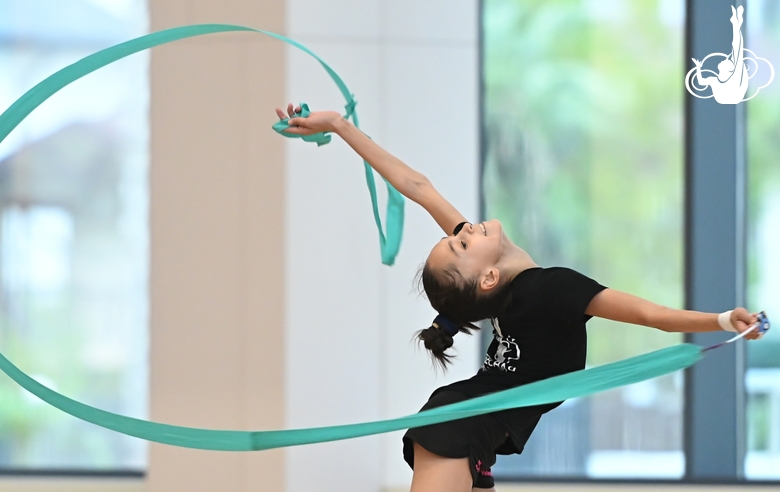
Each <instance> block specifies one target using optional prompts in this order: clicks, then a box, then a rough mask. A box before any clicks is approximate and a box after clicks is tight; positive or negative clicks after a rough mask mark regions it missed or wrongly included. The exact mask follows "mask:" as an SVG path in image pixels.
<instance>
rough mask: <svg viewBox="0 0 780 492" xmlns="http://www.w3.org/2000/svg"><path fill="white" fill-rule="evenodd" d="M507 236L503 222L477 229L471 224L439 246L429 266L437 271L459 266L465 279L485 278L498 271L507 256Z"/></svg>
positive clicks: (430, 255) (433, 252) (431, 257)
mask: <svg viewBox="0 0 780 492" xmlns="http://www.w3.org/2000/svg"><path fill="white" fill-rule="evenodd" d="M503 236H504V231H503V228H502V227H501V222H499V221H498V220H496V219H493V220H489V221H487V222H482V223H480V224H476V225H473V224H469V223H467V224H466V225H464V226H463V228H461V230H460V231H459V232H458V234H457V235H455V236H447V237H445V238H442V239H441V241H439V242H438V243H436V246H434V247H433V249H432V250H431V253H430V254H429V255H428V261H427V263H428V265H429V266H430V267H431V268H432V269H433V270H442V269H444V268H447V266H448V265H455V267H456V268H457V269H458V272H460V274H461V275H462V276H463V277H464V278H467V279H472V278H477V277H480V278H482V277H483V276H485V275H489V273H490V271H491V270H494V269H496V268H497V266H498V263H499V260H500V259H501V255H502V253H503V241H502V238H503Z"/></svg>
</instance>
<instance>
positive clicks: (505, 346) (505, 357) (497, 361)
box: [484, 318, 520, 372]
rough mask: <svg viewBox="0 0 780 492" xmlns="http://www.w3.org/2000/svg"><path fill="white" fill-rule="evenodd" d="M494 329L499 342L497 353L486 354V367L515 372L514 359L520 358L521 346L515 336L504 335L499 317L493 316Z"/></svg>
mask: <svg viewBox="0 0 780 492" xmlns="http://www.w3.org/2000/svg"><path fill="white" fill-rule="evenodd" d="M491 321H492V322H493V329H494V330H495V339H496V342H498V345H497V347H496V353H495V354H491V353H490V352H488V354H487V355H486V356H485V364H484V367H485V368H486V369H487V368H491V367H495V368H497V369H501V370H502V371H506V372H515V371H516V370H517V368H516V367H515V366H514V365H513V364H512V361H515V360H520V347H519V346H518V345H517V342H516V341H515V339H514V338H512V337H509V336H506V337H505V336H504V335H503V334H502V333H501V327H500V326H499V325H498V319H496V318H493V319H492V320H491Z"/></svg>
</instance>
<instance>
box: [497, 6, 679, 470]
mask: <svg viewBox="0 0 780 492" xmlns="http://www.w3.org/2000/svg"><path fill="white" fill-rule="evenodd" d="M482 14H483V29H484V47H483V60H484V61H483V77H484V95H483V98H484V99H483V118H484V126H483V132H484V133H483V134H484V138H485V140H484V146H485V159H484V163H483V165H484V168H483V196H484V203H485V212H486V215H487V216H491V217H493V216H495V217H498V218H500V219H501V220H502V222H503V223H504V224H505V230H506V232H507V234H508V235H509V236H510V237H511V238H512V240H513V241H515V242H516V244H518V245H520V246H521V247H522V248H524V249H526V250H527V251H528V252H529V254H530V255H531V256H532V257H533V258H534V260H535V261H536V262H537V263H538V264H539V265H541V266H553V265H561V266H568V267H571V268H574V269H577V270H579V271H581V272H583V273H585V274H586V275H589V276H591V277H593V278H595V279H596V280H597V281H599V282H601V283H602V284H604V285H607V286H609V287H613V288H616V289H618V290H622V291H626V292H630V293H632V294H635V295H639V296H641V297H644V298H646V299H649V300H652V301H654V302H657V303H659V304H663V305H667V306H671V307H678V308H682V307H683V302H684V298H683V296H684V292H683V290H684V289H683V272H684V269H683V256H684V249H683V248H684V245H683V229H682V227H683V226H682V223H683V214H684V209H683V192H684V187H683V175H684V167H683V160H684V151H683V145H684V141H683V137H684V131H683V114H684V108H683V92H682V90H681V88H680V84H681V82H680V81H682V80H683V77H684V71H683V69H684V64H683V63H682V62H681V60H683V54H684V49H683V48H684V28H685V5H684V1H683V0H657V1H644V2H621V1H604V0H602V1H598V0H586V1H573V0H550V1H545V2H538V1H535V0H484V2H483V12H482ZM588 334H589V347H588V353H589V356H588V364H589V365H601V364H604V363H607V362H611V361H615V360H620V359H624V358H627V357H630V356H633V355H637V354H640V353H645V352H649V351H652V350H655V349H659V348H662V347H665V346H668V345H674V344H677V343H680V342H682V337H681V336H680V335H678V334H666V333H662V332H659V331H657V330H653V329H649V328H644V327H635V326H630V325H624V324H617V323H613V322H610V321H608V320H603V319H593V320H591V321H590V322H588ZM682 410H683V377H682V374H680V373H678V374H673V375H670V376H667V377H663V378H658V379H655V380H651V381H647V382H644V383H641V384H637V385H634V386H629V387H625V388H621V389H618V390H614V391H611V392H607V393H602V394H598V395H595V396H592V397H590V398H584V399H576V400H571V401H567V402H566V403H564V405H562V406H561V407H559V408H557V409H555V410H554V411H552V412H550V413H549V414H547V415H545V416H544V417H543V418H542V420H541V422H540V424H539V426H538V428H537V429H536V431H535V432H534V434H533V436H532V437H531V440H530V441H529V443H528V446H527V448H526V450H525V451H524V452H523V454H522V455H520V456H512V457H500V458H499V462H498V464H497V466H496V467H495V469H494V471H495V474H496V476H497V477H499V478H512V477H523V478H529V477H572V478H576V477H591V478H665V479H674V478H680V477H682V476H683V475H684V472H685V459H684V454H683V451H682V450H683V432H682V425H683V412H682Z"/></svg>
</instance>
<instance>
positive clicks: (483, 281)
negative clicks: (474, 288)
mask: <svg viewBox="0 0 780 492" xmlns="http://www.w3.org/2000/svg"><path fill="white" fill-rule="evenodd" d="M500 279H501V272H500V271H499V269H498V268H497V267H495V266H493V267H490V268H488V269H487V270H485V271H484V272H483V273H482V275H480V276H479V289H480V290H481V291H483V292H490V291H492V290H493V289H495V288H496V287H498V281H499V280H500Z"/></svg>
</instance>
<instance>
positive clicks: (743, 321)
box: [731, 307, 758, 340]
mask: <svg viewBox="0 0 780 492" xmlns="http://www.w3.org/2000/svg"><path fill="white" fill-rule="evenodd" d="M756 321H758V317H757V316H755V315H753V314H750V313H749V312H748V310H747V309H745V308H741V307H739V308H736V309H734V310H733V311H732V313H731V324H732V325H733V326H734V328H736V329H737V331H738V332H739V333H743V332H744V331H746V330H748V329H750V327H751V326H753V325H755V323H756ZM745 338H747V339H748V340H755V339H756V338H758V330H756V329H753V330H752V331H751V332H750V333H748V334H747V335H745Z"/></svg>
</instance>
